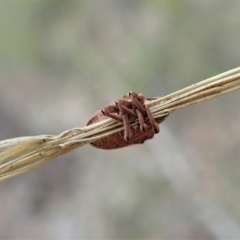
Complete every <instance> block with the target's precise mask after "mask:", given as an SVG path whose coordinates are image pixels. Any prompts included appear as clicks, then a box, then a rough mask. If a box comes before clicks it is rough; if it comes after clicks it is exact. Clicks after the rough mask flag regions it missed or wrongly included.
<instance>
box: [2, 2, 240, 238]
mask: <svg viewBox="0 0 240 240" xmlns="http://www.w3.org/2000/svg"><path fill="white" fill-rule="evenodd" d="M239 12H240V1H238V0H228V1H226V0H218V1H216V0H211V1H207V0H201V1H197V0H195V1H180V0H172V1H169V0H164V1H160V0H159V1H151V0H148V1H147V0H145V1H144V0H136V1H133V0H128V1H127V0H112V1H110V0H109V1H107V0H88V1H80V0H79V1H72V0H65V1H62V0H55V1H53V0H15V1H14V0H1V1H0V140H3V139H8V138H12V137H18V136H27V135H39V134H58V133H60V132H62V131H64V130H66V129H69V128H73V127H81V126H84V124H85V122H86V121H87V119H88V117H90V116H91V115H92V114H93V113H94V112H95V111H96V110H97V109H98V108H101V107H102V106H104V105H105V104H107V103H108V102H111V101H113V100H115V99H116V98H118V97H120V96H122V95H124V94H125V93H127V92H128V91H129V90H135V91H138V92H142V93H144V94H145V95H147V96H162V95H165V94H168V93H171V92H173V91H176V90H178V89H180V88H183V87H186V86H188V85H190V84H192V83H195V82H198V81H200V80H203V79H205V78H207V77H211V76H213V75H216V74H218V73H221V72H224V71H226V70H230V69H232V68H235V67H238V66H239V65H240V61H239V59H240V48H239V43H240V14H239ZM239 120H240V111H239V91H237V92H234V93H230V94H227V95H225V96H222V97H219V98H216V99H213V100H210V101H206V102H203V103H201V104H198V105H194V106H191V107H188V108H186V109H182V110H180V111H177V112H175V113H173V114H172V115H171V116H170V117H169V118H168V119H167V120H166V122H164V123H163V124H162V125H161V126H162V127H161V134H159V135H157V136H155V138H154V139H153V140H152V141H148V142H147V143H146V144H144V145H143V146H134V147H130V148H126V149H120V150H115V151H101V150H98V149H94V148H92V147H90V146H85V147H83V148H81V149H78V150H76V151H74V152H72V153H70V154H67V155H66V156H64V157H61V158H58V159H55V160H54V161H52V162H50V163H48V164H46V165H44V166H42V167H40V168H37V169H35V170H33V171H31V172H28V173H26V174H24V175H21V176H19V177H16V178H13V179H10V180H7V181H5V182H1V183H0V238H1V239H26V238H28V239H30V238H31V239H43V238H52V239H53V238H55V239H56V238H58V239H63V238H78V239H80V238H85V239H86V238H92V239H94V238H98V239H99V238H101V239H114V238H115V239H116V238H117V239H130V238H131V239H133V238H141V239H150V238H157V239H237V238H240V202H239V199H240V161H239V160H240V159H239V155H240V149H239V143H240V133H239V128H240V124H239Z"/></svg>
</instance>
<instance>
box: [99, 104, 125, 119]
mask: <svg viewBox="0 0 240 240" xmlns="http://www.w3.org/2000/svg"><path fill="white" fill-rule="evenodd" d="M102 113H103V115H105V116H108V117H110V118H113V119H115V120H117V121H119V122H123V119H122V118H121V117H120V116H119V115H117V114H115V113H119V109H118V107H117V106H114V105H110V106H107V107H105V108H104V109H103V110H102Z"/></svg>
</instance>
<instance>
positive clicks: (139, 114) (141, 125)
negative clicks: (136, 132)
mask: <svg viewBox="0 0 240 240" xmlns="http://www.w3.org/2000/svg"><path fill="white" fill-rule="evenodd" d="M136 112H137V116H138V121H139V125H140V130H141V131H146V130H147V127H148V126H147V124H146V123H145V122H144V118H143V115H142V113H141V112H140V111H139V110H138V109H136Z"/></svg>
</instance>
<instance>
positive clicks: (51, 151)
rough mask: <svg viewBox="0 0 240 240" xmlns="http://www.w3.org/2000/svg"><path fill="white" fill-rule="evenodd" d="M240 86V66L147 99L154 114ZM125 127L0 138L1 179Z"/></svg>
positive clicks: (106, 124)
mask: <svg viewBox="0 0 240 240" xmlns="http://www.w3.org/2000/svg"><path fill="white" fill-rule="evenodd" d="M239 88H240V67H239V68H235V69H233V70H230V71H227V72H225V73H222V74H219V75H217V76H214V77H212V78H209V79H206V80H204V81H201V82H199V83H196V84H193V85H191V86H189V87H187V88H184V89H181V90H179V91H177V92H174V93H172V94H169V95H167V96H165V97H161V98H158V99H157V100H154V101H151V102H149V103H148V106H149V107H150V110H151V112H152V113H153V116H154V118H159V117H161V116H166V115H167V114H169V113H171V112H173V111H176V110H178V109H180V108H183V107H186V106H189V105H192V104H195V103H198V102H201V101H204V100H207V99H210V98H213V97H216V96H219V95H222V94H225V93H228V92H231V91H234V90H237V89H239ZM122 130H123V126H122V124H121V123H118V122H116V121H115V120H113V119H107V120H104V121H101V122H99V123H96V124H92V125H89V126H86V127H82V128H73V129H70V130H67V131H65V132H63V133H61V134H59V135H58V136H49V135H41V136H34V137H19V138H13V139H8V140H4V141H0V181H3V180H6V179H8V178H11V177H14V176H17V175H19V174H22V173H24V172H27V171H29V170H31V169H33V168H36V167H38V166H40V165H42V164H44V163H47V162H49V161H51V160H52V159H54V158H56V157H58V156H61V155H63V154H66V153H68V152H70V151H72V150H74V149H76V148H79V147H82V146H83V145H86V144H89V143H91V142H94V141H96V140H98V139H101V138H104V137H106V136H109V135H111V134H113V133H116V132H119V131H122Z"/></svg>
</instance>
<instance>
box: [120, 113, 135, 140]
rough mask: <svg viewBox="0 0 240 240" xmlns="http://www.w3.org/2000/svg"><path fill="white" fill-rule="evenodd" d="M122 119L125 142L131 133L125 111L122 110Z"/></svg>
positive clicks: (130, 136) (130, 137)
mask: <svg viewBox="0 0 240 240" xmlns="http://www.w3.org/2000/svg"><path fill="white" fill-rule="evenodd" d="M122 120H123V125H124V139H125V141H126V142H128V141H129V140H131V139H132V137H133V134H132V131H131V128H130V124H129V121H128V115H127V114H126V113H123V112H122Z"/></svg>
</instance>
